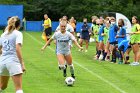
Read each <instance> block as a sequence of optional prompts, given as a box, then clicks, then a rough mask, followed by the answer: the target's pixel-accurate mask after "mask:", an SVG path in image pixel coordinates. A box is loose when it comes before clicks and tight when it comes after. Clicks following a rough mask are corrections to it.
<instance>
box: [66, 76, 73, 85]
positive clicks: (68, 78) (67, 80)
mask: <svg viewBox="0 0 140 93" xmlns="http://www.w3.org/2000/svg"><path fill="white" fill-rule="evenodd" d="M74 81H75V79H74V78H72V77H67V78H66V79H65V83H66V84H67V85H68V86H72V85H73V84H74Z"/></svg>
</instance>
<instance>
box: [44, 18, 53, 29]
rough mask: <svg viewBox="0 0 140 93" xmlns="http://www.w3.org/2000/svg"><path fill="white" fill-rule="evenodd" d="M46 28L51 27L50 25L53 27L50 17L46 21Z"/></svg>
mask: <svg viewBox="0 0 140 93" xmlns="http://www.w3.org/2000/svg"><path fill="white" fill-rule="evenodd" d="M44 24H45V25H46V26H45V25H44V28H49V27H52V24H51V19H50V18H48V19H47V20H45V21H44Z"/></svg>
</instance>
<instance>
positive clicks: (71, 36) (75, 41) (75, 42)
mask: <svg viewBox="0 0 140 93" xmlns="http://www.w3.org/2000/svg"><path fill="white" fill-rule="evenodd" d="M70 38H71V40H72V41H73V42H74V44H75V45H76V46H77V47H78V48H80V49H83V47H81V46H80V45H79V44H78V42H77V40H76V39H75V37H74V36H73V35H72V34H70Z"/></svg>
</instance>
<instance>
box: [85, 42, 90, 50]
mask: <svg viewBox="0 0 140 93" xmlns="http://www.w3.org/2000/svg"><path fill="white" fill-rule="evenodd" d="M85 42H86V50H85V52H87V50H88V43H89V40H85Z"/></svg>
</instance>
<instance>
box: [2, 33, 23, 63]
mask: <svg viewBox="0 0 140 93" xmlns="http://www.w3.org/2000/svg"><path fill="white" fill-rule="evenodd" d="M18 43H20V44H22V43H23V36H22V33H21V32H19V31H17V30H14V31H13V32H12V33H10V34H8V31H5V32H4V33H3V34H2V35H1V38H0V46H2V55H1V57H0V62H1V61H4V60H6V59H7V58H9V57H15V58H16V59H17V54H16V44H18Z"/></svg>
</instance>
